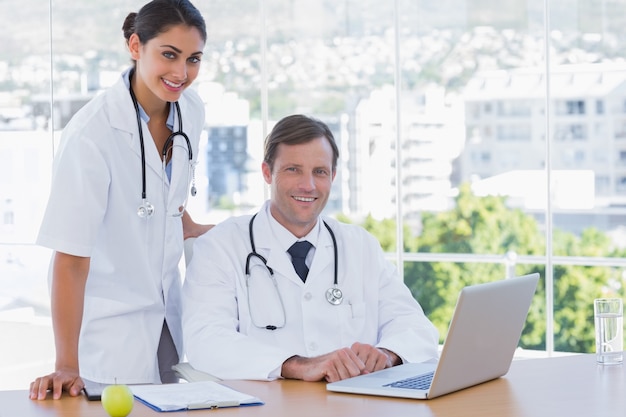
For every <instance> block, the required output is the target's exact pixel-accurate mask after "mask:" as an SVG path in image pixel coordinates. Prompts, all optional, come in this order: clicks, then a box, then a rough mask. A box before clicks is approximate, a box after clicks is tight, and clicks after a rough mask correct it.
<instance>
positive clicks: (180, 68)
mask: <svg viewBox="0 0 626 417" xmlns="http://www.w3.org/2000/svg"><path fill="white" fill-rule="evenodd" d="M172 74H173V75H174V76H175V77H176V78H177V80H178V81H184V80H186V79H187V62H186V61H182V62H177V63H175V64H174V65H173V68H172Z"/></svg>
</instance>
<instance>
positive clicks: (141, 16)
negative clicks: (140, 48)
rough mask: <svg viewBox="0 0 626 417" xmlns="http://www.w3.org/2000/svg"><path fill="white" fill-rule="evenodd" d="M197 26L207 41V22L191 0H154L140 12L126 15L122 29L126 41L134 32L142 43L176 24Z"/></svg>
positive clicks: (203, 38)
mask: <svg viewBox="0 0 626 417" xmlns="http://www.w3.org/2000/svg"><path fill="white" fill-rule="evenodd" d="M180 24H182V25H185V26H189V27H195V28H196V29H198V31H199V32H200V36H202V40H203V41H204V42H206V38H207V35H206V24H205V23H204V18H203V17H202V14H200V11H199V10H198V9H197V8H196V7H195V6H194V5H193V4H191V2H190V1H189V0H152V1H151V2H149V3H146V4H145V5H144V6H143V7H142V8H141V9H140V10H139V12H138V13H135V12H132V13H129V14H128V16H126V19H125V20H124V24H123V25H122V30H123V31H124V38H126V42H128V40H129V39H130V36H131V35H132V34H133V33H136V34H137V36H139V40H140V41H141V43H142V44H145V43H146V42H148V41H149V40H150V39H152V38H154V37H156V36H158V35H159V34H161V33H163V32H166V31H167V30H169V28H170V27H172V26H176V25H180Z"/></svg>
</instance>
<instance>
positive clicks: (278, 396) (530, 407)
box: [0, 355, 626, 417]
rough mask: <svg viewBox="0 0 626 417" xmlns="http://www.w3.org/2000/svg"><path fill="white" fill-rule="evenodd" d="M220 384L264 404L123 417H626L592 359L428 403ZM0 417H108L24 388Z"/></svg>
mask: <svg viewBox="0 0 626 417" xmlns="http://www.w3.org/2000/svg"><path fill="white" fill-rule="evenodd" d="M224 384H226V385H228V386H231V387H233V388H235V389H237V390H240V391H242V392H245V393H248V394H251V395H254V396H257V397H259V398H260V399H261V400H263V401H264V402H265V405H261V406H253V407H238V408H229V409H220V410H196V411H189V412H176V413H167V414H163V413H158V412H156V411H152V410H151V409H149V408H148V407H146V406H144V405H143V404H141V403H139V402H138V401H135V406H134V408H133V411H132V412H131V414H130V416H129V417H146V416H152V417H154V416H165V415H168V416H172V417H186V416H193V417H200V416H213V417H215V416H227V417H230V416H254V417H264V416H271V417H280V416H297V417H308V416H324V417H334V416H342V417H344V416H359V417H368V416H377V417H378V416H409V415H410V416H412V417H419V416H438V417H446V416H461V415H462V416H464V417H472V416H477V417H478V416H480V417H507V416H509V417H541V416H546V417H558V416H565V415H566V416H568V417H577V416H581V417H589V416H602V417H613V416H615V417H617V416H619V417H623V416H625V415H626V395H625V393H626V365H617V366H601V365H597V364H596V362H595V355H574V356H566V357H558V358H549V359H528V360H518V361H514V362H513V364H512V365H511V369H510V370H509V372H508V374H507V375H505V376H504V377H502V378H499V379H496V380H494V381H490V382H486V383H484V384H481V385H478V386H475V387H472V388H468V389H465V390H462V391H458V392H455V393H452V394H448V395H445V396H443V397H439V398H435V399H433V400H408V399H396V398H384V397H373V396H364V395H353V394H341V393H331V392H328V391H326V387H325V384H324V383H321V382H320V383H316V382H302V381H291V380H281V381H274V382H259V381H227V382H224ZM0 416H1V417H44V416H45V417H52V416H54V417H74V416H76V417H79V416H80V417H107V414H106V412H105V411H104V409H103V408H102V407H101V405H100V403H99V402H89V401H87V400H86V399H85V397H83V396H80V397H76V398H71V397H69V396H64V397H63V398H62V399H61V400H57V401H53V400H46V401H32V400H30V399H29V398H28V392H27V391H26V390H24V391H2V392H0Z"/></svg>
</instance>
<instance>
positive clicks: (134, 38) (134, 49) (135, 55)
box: [128, 33, 141, 61]
mask: <svg viewBox="0 0 626 417" xmlns="http://www.w3.org/2000/svg"><path fill="white" fill-rule="evenodd" d="M140 49H141V41H140V40H139V35H137V34H136V33H133V34H132V35H130V38H129V39H128V50H129V52H130V57H131V58H132V59H133V60H135V61H137V60H139V51H140Z"/></svg>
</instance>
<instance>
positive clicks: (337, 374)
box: [281, 342, 401, 382]
mask: <svg viewBox="0 0 626 417" xmlns="http://www.w3.org/2000/svg"><path fill="white" fill-rule="evenodd" d="M399 363H401V360H400V358H399V357H398V356H397V355H396V354H395V353H393V352H391V351H389V350H387V349H382V348H376V347H374V346H372V345H368V344H364V343H359V342H356V343H354V344H353V345H352V346H351V347H349V348H342V349H338V350H335V351H333V352H330V353H327V354H325V355H321V356H316V357H313V358H304V357H302V356H292V357H291V358H289V359H287V360H286V361H285V362H283V366H282V370H281V375H282V377H283V378H287V379H301V380H304V381H321V380H325V381H326V382H334V381H340V380H342V379H346V378H351V377H354V376H357V375H361V374H367V373H370V372H374V371H380V370H381V369H385V368H389V367H391V366H395V365H397V364H399Z"/></svg>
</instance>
